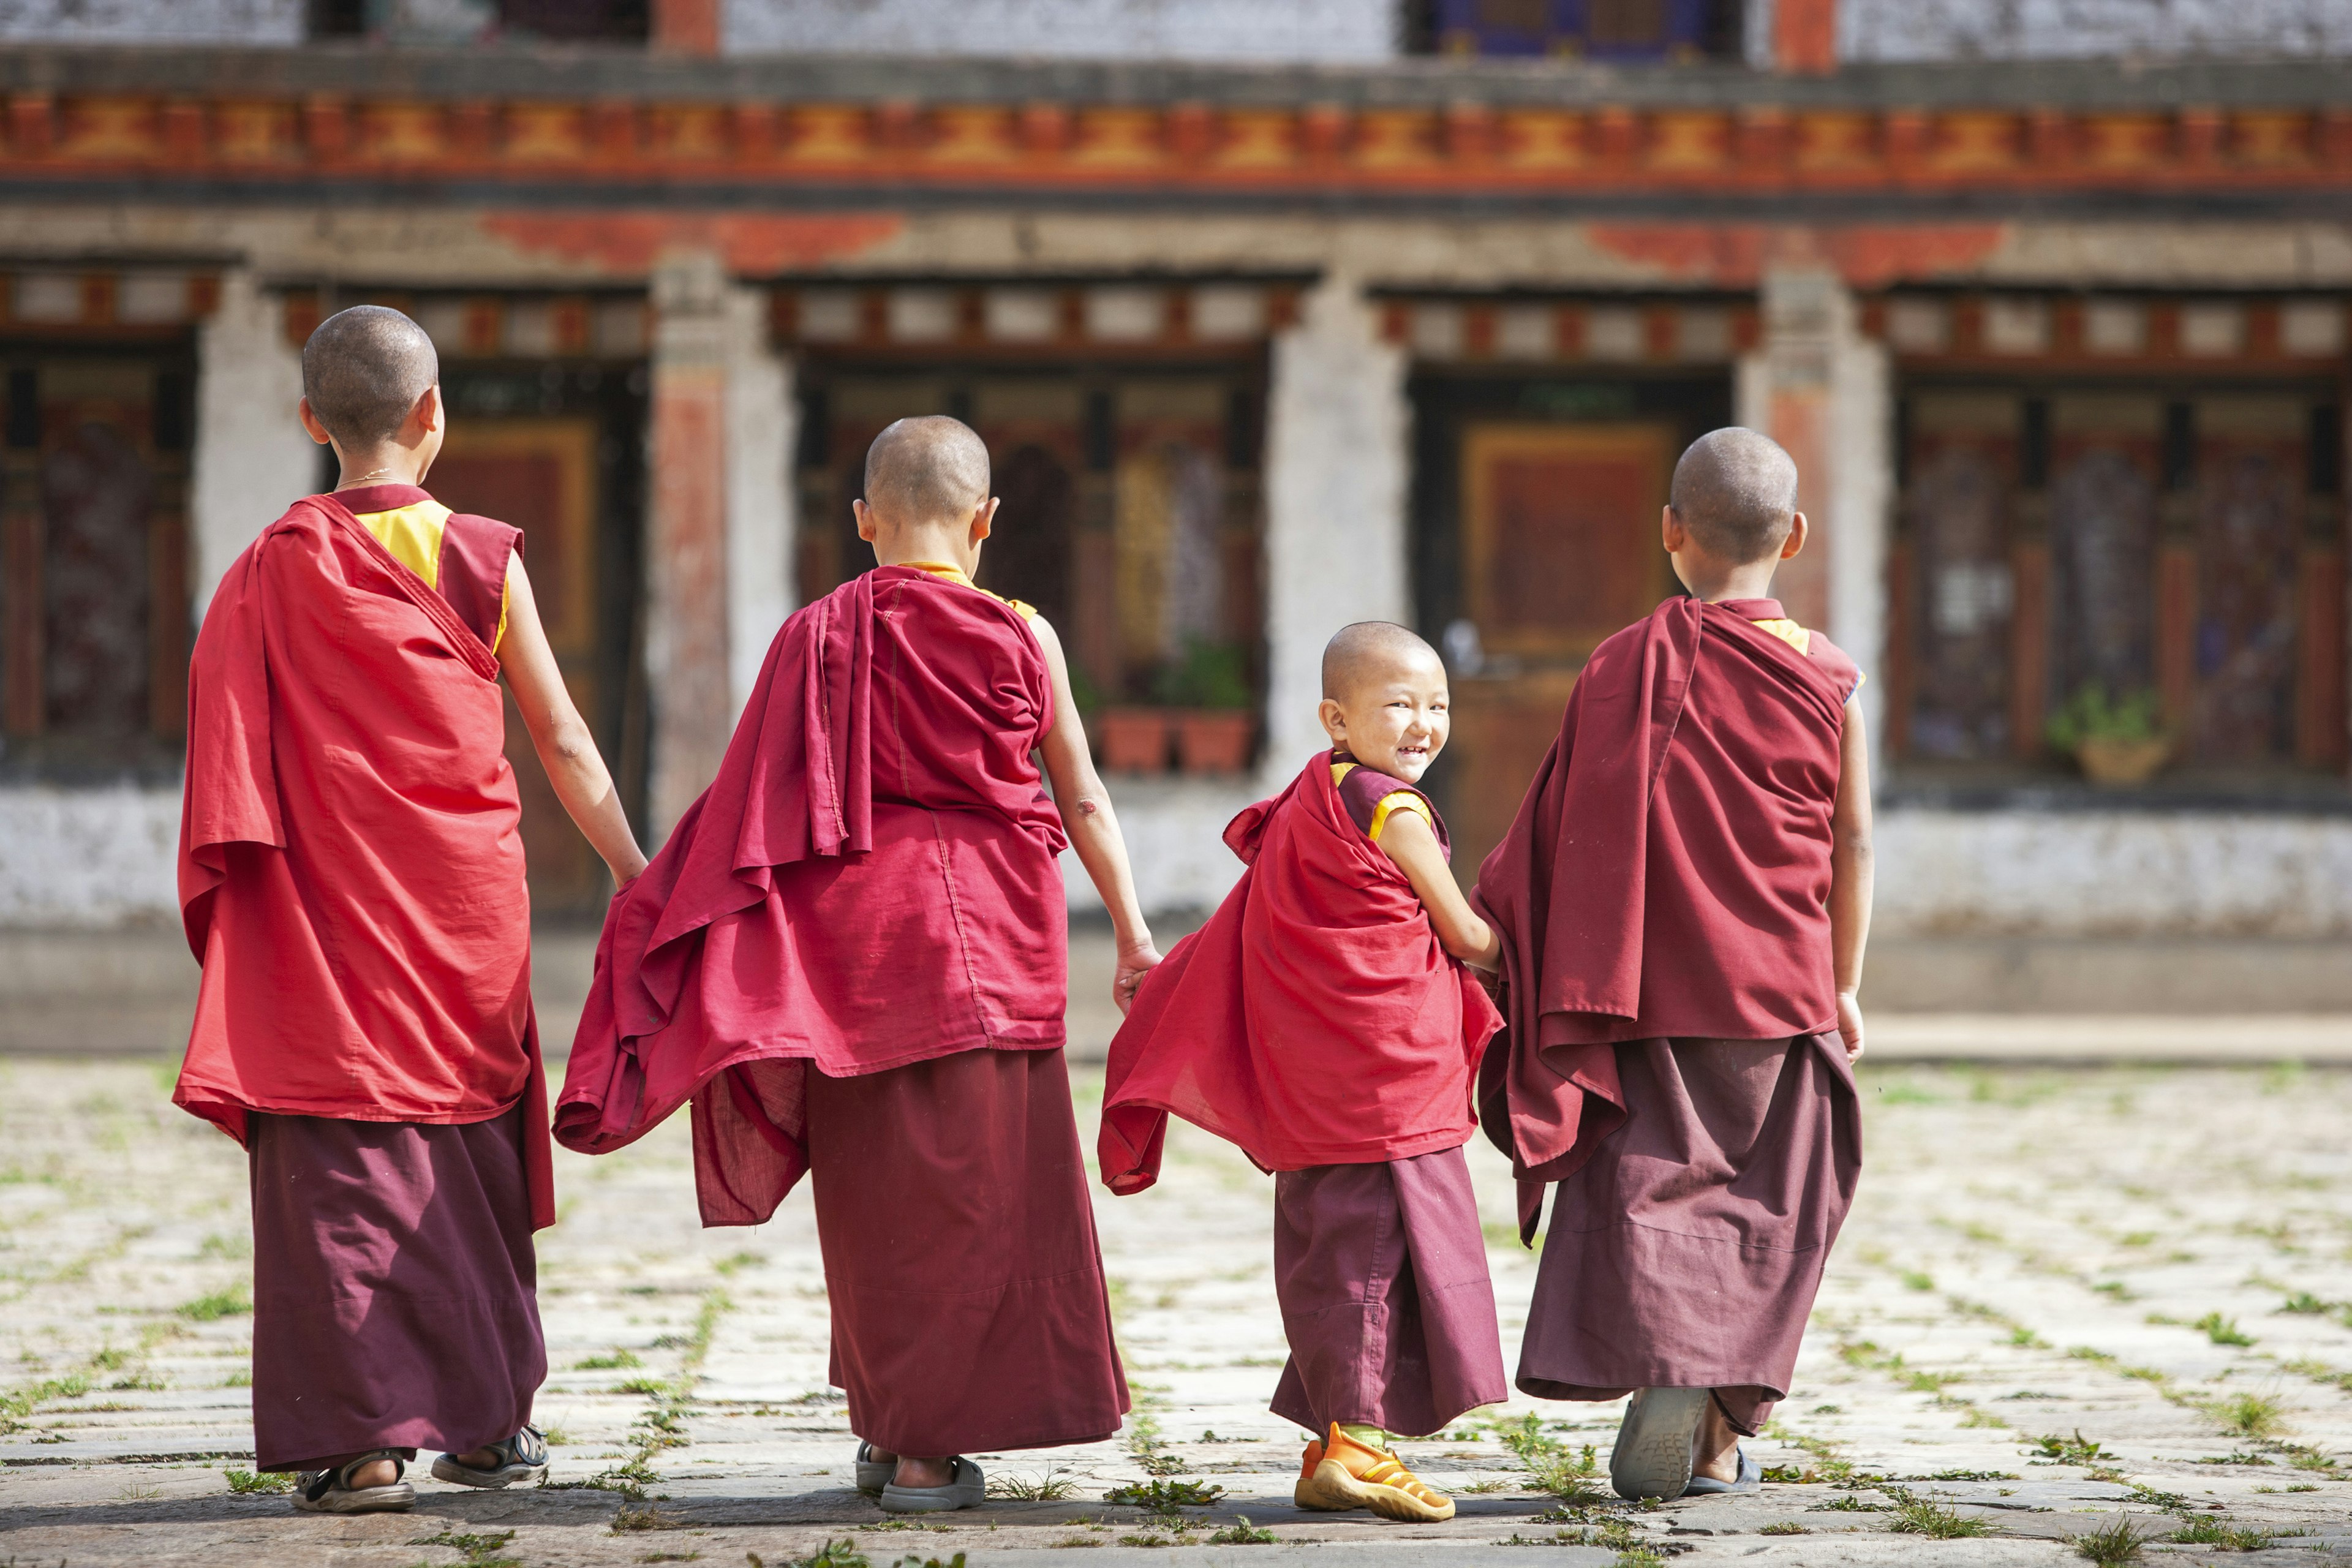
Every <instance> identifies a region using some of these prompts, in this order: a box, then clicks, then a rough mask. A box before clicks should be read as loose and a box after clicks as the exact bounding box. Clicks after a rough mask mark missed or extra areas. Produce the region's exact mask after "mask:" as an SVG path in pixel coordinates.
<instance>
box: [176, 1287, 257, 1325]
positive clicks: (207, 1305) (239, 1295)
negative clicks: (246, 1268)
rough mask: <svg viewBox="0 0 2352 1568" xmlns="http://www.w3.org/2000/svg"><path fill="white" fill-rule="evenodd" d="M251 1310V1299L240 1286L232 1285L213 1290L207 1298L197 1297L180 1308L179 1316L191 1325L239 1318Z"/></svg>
mask: <svg viewBox="0 0 2352 1568" xmlns="http://www.w3.org/2000/svg"><path fill="white" fill-rule="evenodd" d="M252 1310H253V1298H252V1297H251V1296H250V1295H248V1294H247V1293H246V1288H245V1287H244V1286H242V1285H232V1286H230V1287H229V1288H228V1289H226V1290H215V1291H214V1292H213V1293H212V1294H211V1295H209V1296H199V1297H197V1298H196V1299H195V1300H193V1301H189V1302H185V1303H184V1304H183V1305H182V1306H181V1307H180V1316H182V1317H184V1318H185V1319H187V1320H188V1321H190V1322H192V1323H216V1322H218V1321H221V1320H222V1319H223V1318H241V1317H243V1316H245V1315H246V1314H247V1312H250V1311H252Z"/></svg>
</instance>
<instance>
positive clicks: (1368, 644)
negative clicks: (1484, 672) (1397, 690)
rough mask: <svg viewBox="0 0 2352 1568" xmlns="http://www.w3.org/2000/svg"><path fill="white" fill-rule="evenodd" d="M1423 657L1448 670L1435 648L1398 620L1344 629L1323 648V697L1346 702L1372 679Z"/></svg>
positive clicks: (1369, 622) (1366, 623) (1357, 624)
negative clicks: (1367, 680) (1398, 623)
mask: <svg viewBox="0 0 2352 1568" xmlns="http://www.w3.org/2000/svg"><path fill="white" fill-rule="evenodd" d="M1422 658H1426V659H1427V660H1429V662H1430V663H1432V664H1434V665H1436V666H1437V667H1438V668H1441V669H1443V668H1444V660H1442V659H1440V658H1438V657H1437V650H1436V649H1435V648H1433V647H1430V646H1429V645H1428V644H1427V643H1425V642H1423V641H1422V640H1421V639H1420V638H1419V637H1415V636H1413V635H1412V633H1411V632H1409V631H1407V630H1405V629H1404V627H1402V626H1399V625H1397V624H1396V623H1395V622H1394V621H1358V622H1356V623H1355V625H1353V626H1341V627H1340V628H1339V635H1338V636H1336V637H1333V638H1332V639H1331V640H1330V641H1329V642H1328V643H1325V644H1324V645H1323V695H1324V696H1325V697H1328V698H1329V699H1330V700H1333V701H1335V702H1344V701H1346V700H1348V698H1349V696H1350V695H1351V694H1352V693H1353V692H1354V691H1355V689H1356V688H1357V687H1358V686H1360V685H1361V684H1362V683H1363V682H1364V680H1366V679H1368V678H1370V677H1372V676H1377V675H1384V674H1386V673H1388V672H1389V671H1390V670H1392V669H1394V668H1396V667H1397V666H1398V665H1400V664H1410V663H1412V662H1413V661H1414V660H1416V659H1422Z"/></svg>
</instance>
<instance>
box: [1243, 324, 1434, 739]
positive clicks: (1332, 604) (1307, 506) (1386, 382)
mask: <svg viewBox="0 0 2352 1568" xmlns="http://www.w3.org/2000/svg"><path fill="white" fill-rule="evenodd" d="M1404 377H1405V354H1404V351H1403V350H1402V349H1401V348H1397V347H1394V346H1392V345H1391V344H1388V343H1385V342H1381V337H1380V332H1379V330H1378V327H1377V324H1376V322H1375V321H1374V318H1373V313H1372V310H1371V309H1370V306H1369V304H1367V302H1366V301H1365V300H1364V297H1363V292H1362V290H1361V289H1360V287H1359V286H1358V285H1357V284H1356V282H1355V280H1354V279H1347V278H1330V279H1326V280H1325V281H1324V282H1323V283H1322V284H1321V286H1319V287H1318V288H1317V289H1314V290H1313V291H1312V292H1310V293H1309V294H1307V297H1306V299H1305V300H1304V301H1303V308H1302V310H1301V311H1300V318H1299V321H1298V323H1297V325H1296V326H1293V327H1291V328H1289V329H1288V330H1286V331H1284V332H1282V333H1281V334H1280V335H1279V336H1277V337H1276V339H1275V342H1274V364H1273V384H1272V387H1271V388H1270V390H1269V393H1268V395H1267V399H1266V405H1267V406H1266V440H1265V577H1266V583H1265V620H1266V628H1265V629H1266V644H1267V650H1268V655H1269V668H1268V672H1267V680H1266V731H1267V734H1266V752H1265V772H1266V775H1267V777H1268V778H1269V779H1270V780H1275V781H1287V780H1288V779H1289V778H1290V776H1291V775H1292V774H1294V773H1297V771H1298V770H1299V768H1300V767H1301V766H1302V765H1303V764H1304V763H1305V761H1306V758H1307V754H1308V753H1309V752H1313V751H1314V750H1315V749H1316V748H1317V747H1318V746H1320V745H1323V744H1324V743H1325V742H1324V738H1323V731H1322V728H1321V726H1320V725H1318V723H1317V722H1316V720H1315V706H1316V704H1317V702H1318V701H1319V700H1321V698H1322V660H1323V645H1324V644H1325V643H1326V642H1328V641H1329V640H1330V638H1331V634H1332V633H1333V632H1336V631H1338V630H1339V628H1340V627H1341V626H1346V625H1347V624H1348V623H1349V622H1350V621H1368V620H1385V621H1402V622H1405V623H1406V624H1408V625H1410V624H1411V622H1412V593H1411V591H1410V589H1409V587H1408V584H1407V577H1406V569H1405V562H1406V555H1407V545H1406V540H1405V487H1406V473H1407V462H1408V452H1407V447H1406V442H1407V433H1408V430H1409V428H1410V426H1411V421H1412V414H1411V410H1410V408H1409V407H1408V405H1406V402H1405V395H1404Z"/></svg>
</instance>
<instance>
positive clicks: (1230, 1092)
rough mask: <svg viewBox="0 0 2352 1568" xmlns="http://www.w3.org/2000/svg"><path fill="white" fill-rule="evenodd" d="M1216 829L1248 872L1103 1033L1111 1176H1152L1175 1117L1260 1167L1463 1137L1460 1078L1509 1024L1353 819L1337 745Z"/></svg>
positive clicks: (1297, 1166) (1395, 1155)
mask: <svg viewBox="0 0 2352 1568" xmlns="http://www.w3.org/2000/svg"><path fill="white" fill-rule="evenodd" d="M1399 787H1401V788H1402V786H1399ZM1225 842H1226V844H1228V845H1229V846H1231V847H1232V848H1233V851H1234V854H1236V855H1238V856H1240V857H1241V858H1242V859H1243V860H1244V861H1245V862H1246V863H1247V865H1248V869H1246V870H1244V872H1243V873H1242V877H1241V880H1240V881H1239V882H1238V883H1236V884H1235V885H1234V889H1233V891H1232V892H1231V893H1229V894H1227V895H1226V897H1225V900H1224V902H1223V904H1221V905H1220V906H1218V909H1217V912H1216V913H1215V914H1214V915H1213V916H1212V917H1211V918H1210V921H1209V923H1208V924H1207V925H1205V926H1203V927H1202V928H1201V929H1200V930H1199V931H1195V932H1193V933H1192V935H1191V936H1188V937H1186V938H1185V939H1184V940H1183V941H1181V942H1178V943H1177V944H1176V946H1175V948H1174V949H1173V950H1172V951H1171V952H1170V953H1169V955H1168V958H1167V960H1166V962H1164V963H1161V964H1160V965H1159V967H1157V968H1155V969H1154V970H1152V971H1151V973H1150V974H1149V975H1147V976H1146V977H1145V978H1144V983H1143V985H1142V988H1141V991H1140V992H1139V994H1138V995H1137V997H1136V1001H1135V1006H1134V1009H1133V1011H1131V1012H1130V1013H1129V1015H1128V1017H1127V1022H1126V1023H1125V1025H1123V1026H1121V1027H1120V1029H1119V1032H1118V1036H1117V1037H1115V1038H1114V1039H1113V1040H1112V1041H1111V1047H1110V1065H1109V1071H1108V1079H1107V1080H1106V1084H1105V1088H1104V1091H1103V1119H1102V1129H1101V1131H1100V1133H1099V1135H1098V1138H1097V1154H1098V1156H1099V1160H1100V1164H1101V1168H1102V1179H1103V1183H1104V1184H1105V1185H1106V1186H1108V1187H1109V1188H1110V1189H1111V1190H1112V1191H1113V1192H1117V1193H1134V1192H1140V1191H1142V1190H1143V1189H1144V1188H1146V1187H1148V1186H1150V1184H1152V1183H1153V1182H1154V1181H1156V1180H1158V1179H1159V1173H1160V1145H1161V1142H1162V1141H1163V1140H1164V1139H1165V1137H1166V1135H1167V1130H1168V1117H1169V1115H1170V1114H1171V1113H1173V1114H1175V1115H1178V1116H1181V1117H1182V1118H1183V1119H1184V1120H1185V1121H1190V1122H1192V1123H1194V1124H1195V1125H1197V1126H1200V1127H1202V1128H1205V1129H1206V1130H1208V1131H1211V1132H1213V1133H1215V1134H1217V1136H1219V1137H1220V1138H1224V1139H1227V1140H1229V1141H1230V1142H1234V1143H1236V1144H1238V1145H1240V1147H1241V1149H1242V1150H1243V1152H1245V1153H1246V1154H1248V1155H1249V1157H1250V1158H1251V1159H1252V1160H1254V1161H1255V1162H1256V1163H1257V1164H1258V1166H1259V1167H1260V1168H1261V1169H1263V1170H1268V1171H1297V1170H1304V1169H1306V1168H1307V1167H1308V1166H1311V1165H1344V1164H1357V1163H1372V1162H1375V1161H1384V1160H1403V1159H1410V1158H1412V1157H1413V1156H1415V1155H1419V1154H1426V1153H1429V1152H1432V1151H1433V1150H1438V1149H1451V1148H1454V1147H1456V1146H1458V1145H1460V1144H1461V1143H1463V1142H1465V1141H1466V1140H1467V1139H1468V1138H1469V1136H1470V1134H1471V1132H1472V1131H1474V1130H1475V1127H1476V1122H1475V1119H1474V1118H1473V1116H1472V1114H1471V1108H1470V1080H1471V1075H1472V1073H1473V1072H1474V1071H1475V1068H1476V1066H1477V1062H1478V1056H1479V1053H1480V1051H1482V1050H1483V1049H1485V1047H1486V1040H1487V1037H1489V1036H1490V1035H1492V1034H1493V1033H1494V1032H1495V1030H1496V1027H1497V1026H1499V1024H1500V1022H1501V1020H1500V1019H1499V1018H1498V1016H1496V1012H1495V1008H1494V1005H1493V1004H1492V1003H1490V1002H1488V1001H1487V999H1486V991H1485V989H1484V988H1483V987H1482V986H1480V985H1479V984H1478V983H1477V981H1476V980H1475V979H1474V978H1472V977H1471V975H1470V973H1469V971H1468V970H1467V969H1465V967H1464V966H1463V965H1462V964H1460V963H1456V962H1455V961H1454V959H1453V958H1451V957H1450V956H1448V955H1447V953H1446V952H1445V950H1444V947H1442V946H1441V945H1440V944H1439V942H1438V940H1437V933H1436V932H1435V931H1433V930H1432V929H1431V927H1430V923H1429V911H1428V910H1426V909H1424V908H1423V906H1422V902H1421V898H1420V896H1419V895H1418V894H1416V893H1415V892H1414V891H1413V890H1412V882H1411V880H1409V879H1407V878H1406V876H1405V874H1404V873H1403V872H1402V870H1400V869H1398V868H1397V865H1396V862H1395V861H1393V860H1391V859H1390V858H1388V856H1387V855H1386V854H1385V853H1384V852H1382V850H1381V847H1379V846H1378V845H1377V844H1375V843H1373V842H1372V840H1371V839H1370V837H1368V836H1367V835H1366V834H1365V833H1364V832H1363V831H1362V830H1361V829H1360V828H1359V827H1357V826H1356V824H1355V821H1354V820H1353V819H1352V818H1351V817H1350V816H1349V814H1348V809H1347V806H1346V805H1344V804H1343V803H1342V802H1341V800H1340V798H1339V790H1338V788H1337V787H1336V786H1335V785H1334V784H1333V783H1332V781H1331V759H1330V757H1329V756H1328V754H1318V756H1317V757H1316V758H1315V760H1314V761H1312V762H1310V763H1307V767H1306V770H1305V771H1304V772H1302V773H1300V774H1299V775H1298V777H1297V779H1295V780H1293V781H1292V783H1291V784H1290V787H1289V788H1287V789H1286V790H1285V791H1283V793H1282V794H1281V795H1277V796H1276V797H1275V798H1274V799H1273V800H1270V801H1262V802H1260V803H1259V804H1257V805H1253V806H1251V807H1250V808H1249V809H1248V810H1246V811H1244V812H1243V813H1242V814H1241V815H1240V816H1236V817H1234V820H1233V822H1232V824H1231V825H1230V826H1227V827H1226V829H1225Z"/></svg>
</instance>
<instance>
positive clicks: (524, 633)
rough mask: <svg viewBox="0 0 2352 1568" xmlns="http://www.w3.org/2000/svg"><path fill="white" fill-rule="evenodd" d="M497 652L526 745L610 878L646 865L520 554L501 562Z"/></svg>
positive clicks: (621, 879) (626, 875)
mask: <svg viewBox="0 0 2352 1568" xmlns="http://www.w3.org/2000/svg"><path fill="white" fill-rule="evenodd" d="M498 652H499V665H500V667H501V668H503V669H504V670H505V672H506V678H507V686H508V687H509V689H511V690H512V691H513V692H514V699H515V706H516V707H517V708H519V709H520V710H522V721H523V727H524V728H525V729H527V730H529V731H530V743H531V748H532V749H533V750H534V751H536V752H538V753H539V763H540V766H541V767H543V768H545V769H546V770H547V782H548V783H550V784H553V785H554V786H555V798H556V799H558V800H560V801H562V803H563V809H564V810H566V811H568V812H570V813H571V814H572V821H573V822H574V823H576V824H577V825H578V826H579V828H580V831H581V832H582V833H583V834H585V835H586V836H587V838H588V842H589V843H590V844H591V845H593V847H595V850H596V853H597V854H599V855H601V856H603V857H604V864H605V865H607V866H610V867H611V868H613V880H614V881H615V882H625V881H627V880H628V879H630V878H632V877H635V875H636V874H637V873H638V872H640V871H642V870H644V869H645V868H646V857H645V853H644V851H642V850H640V849H639V848H638V847H637V839H636V835H635V834H634V833H631V832H630V831H629V817H628V814H627V813H626V812H625V811H623V810H622V809H621V797H620V795H619V794H618V793H617V792H615V791H614V788H613V775H612V774H611V773H608V772H606V771H605V767H604V755H603V753H601V752H598V751H597V750H596V737H595V736H593V735H592V734H590V733H589V732H588V724H587V721H585V720H583V719H582V718H581V717H580V710H579V709H578V708H576V707H574V706H573V705H572V693H571V692H570V691H569V690H567V689H565V688H564V685H563V672H562V670H561V669H559V668H556V664H555V651H554V650H553V649H552V648H551V647H548V646H547V631H546V628H545V627H543V626H541V625H540V623H539V601H538V600H537V599H536V598H534V597H533V596H532V595H531V591H530V577H528V576H526V575H525V574H524V573H523V569H522V558H521V557H520V556H516V557H515V558H514V559H513V560H512V561H511V562H509V563H508V566H507V629H506V635H505V637H502V638H501V639H500V640H499V649H498Z"/></svg>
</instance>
